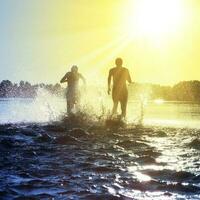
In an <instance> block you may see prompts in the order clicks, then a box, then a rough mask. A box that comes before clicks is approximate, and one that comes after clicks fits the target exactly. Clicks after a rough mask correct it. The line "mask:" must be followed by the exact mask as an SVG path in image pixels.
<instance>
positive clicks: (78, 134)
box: [0, 119, 200, 200]
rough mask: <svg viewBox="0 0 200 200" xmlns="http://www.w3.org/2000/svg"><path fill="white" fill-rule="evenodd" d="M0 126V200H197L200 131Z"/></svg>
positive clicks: (79, 124) (65, 125)
mask: <svg viewBox="0 0 200 200" xmlns="http://www.w3.org/2000/svg"><path fill="white" fill-rule="evenodd" d="M110 125H111V124H108V126H104V125H98V126H97V125H95V124H91V123H88V122H87V123H85V124H84V125H83V121H78V122H75V123H74V121H70V119H66V120H65V122H60V123H54V124H49V125H44V124H43V125H42V124H18V125H15V124H10V125H9V124H8V125H0V199H2V200H6V199H19V200H21V199H73V200H76V199H87V200H94V199H105V200H107V199H108V200H111V199H112V200H113V199H117V200H118V199H120V200H129V199H162V200H163V199H200V160H199V158H200V151H199V150H200V140H199V139H198V138H199V136H200V130H198V129H186V128H185V129H184V128H182V129H180V128H159V127H134V126H131V125H129V126H128V127H121V128H118V127H116V126H115V125H113V124H112V127H111V128H109V126H110Z"/></svg>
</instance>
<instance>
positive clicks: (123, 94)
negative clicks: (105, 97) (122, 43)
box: [108, 58, 132, 118]
mask: <svg viewBox="0 0 200 200" xmlns="http://www.w3.org/2000/svg"><path fill="white" fill-rule="evenodd" d="M122 63H123V60H122V59H121V58H117V59H116V60H115V64H116V67H114V68H112V69H110V71H109V76H108V94H110V91H111V79H112V78H113V87H112V99H113V110H112V115H115V114H116V113H117V107H118V103H119V102H120V104H121V117H122V118H125V117H126V107H127V101H128V89H127V84H126V82H127V81H128V82H129V83H132V80H131V77H130V74H129V71H128V69H127V68H124V67H122Z"/></svg>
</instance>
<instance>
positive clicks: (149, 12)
mask: <svg viewBox="0 0 200 200" xmlns="http://www.w3.org/2000/svg"><path fill="white" fill-rule="evenodd" d="M183 2H184V1H183V0H130V1H129V4H128V8H127V10H126V20H125V24H126V31H127V32H128V34H129V35H134V36H135V35H139V36H148V37H162V36H165V35H168V34H171V33H175V32H177V31H178V30H180V27H181V25H182V23H183V22H184V4H183Z"/></svg>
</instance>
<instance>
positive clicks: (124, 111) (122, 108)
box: [120, 100, 127, 118]
mask: <svg viewBox="0 0 200 200" xmlns="http://www.w3.org/2000/svg"><path fill="white" fill-rule="evenodd" d="M120 103H121V111H122V114H121V116H122V118H125V117H126V108H127V100H124V101H121V102H120Z"/></svg>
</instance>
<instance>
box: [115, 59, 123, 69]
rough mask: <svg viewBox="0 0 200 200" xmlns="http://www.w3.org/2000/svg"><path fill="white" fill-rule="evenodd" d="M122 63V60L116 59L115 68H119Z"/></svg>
mask: <svg viewBox="0 0 200 200" xmlns="http://www.w3.org/2000/svg"><path fill="white" fill-rule="evenodd" d="M122 63H123V60H122V59H121V58H116V60H115V64H116V66H117V67H121V66H122Z"/></svg>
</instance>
